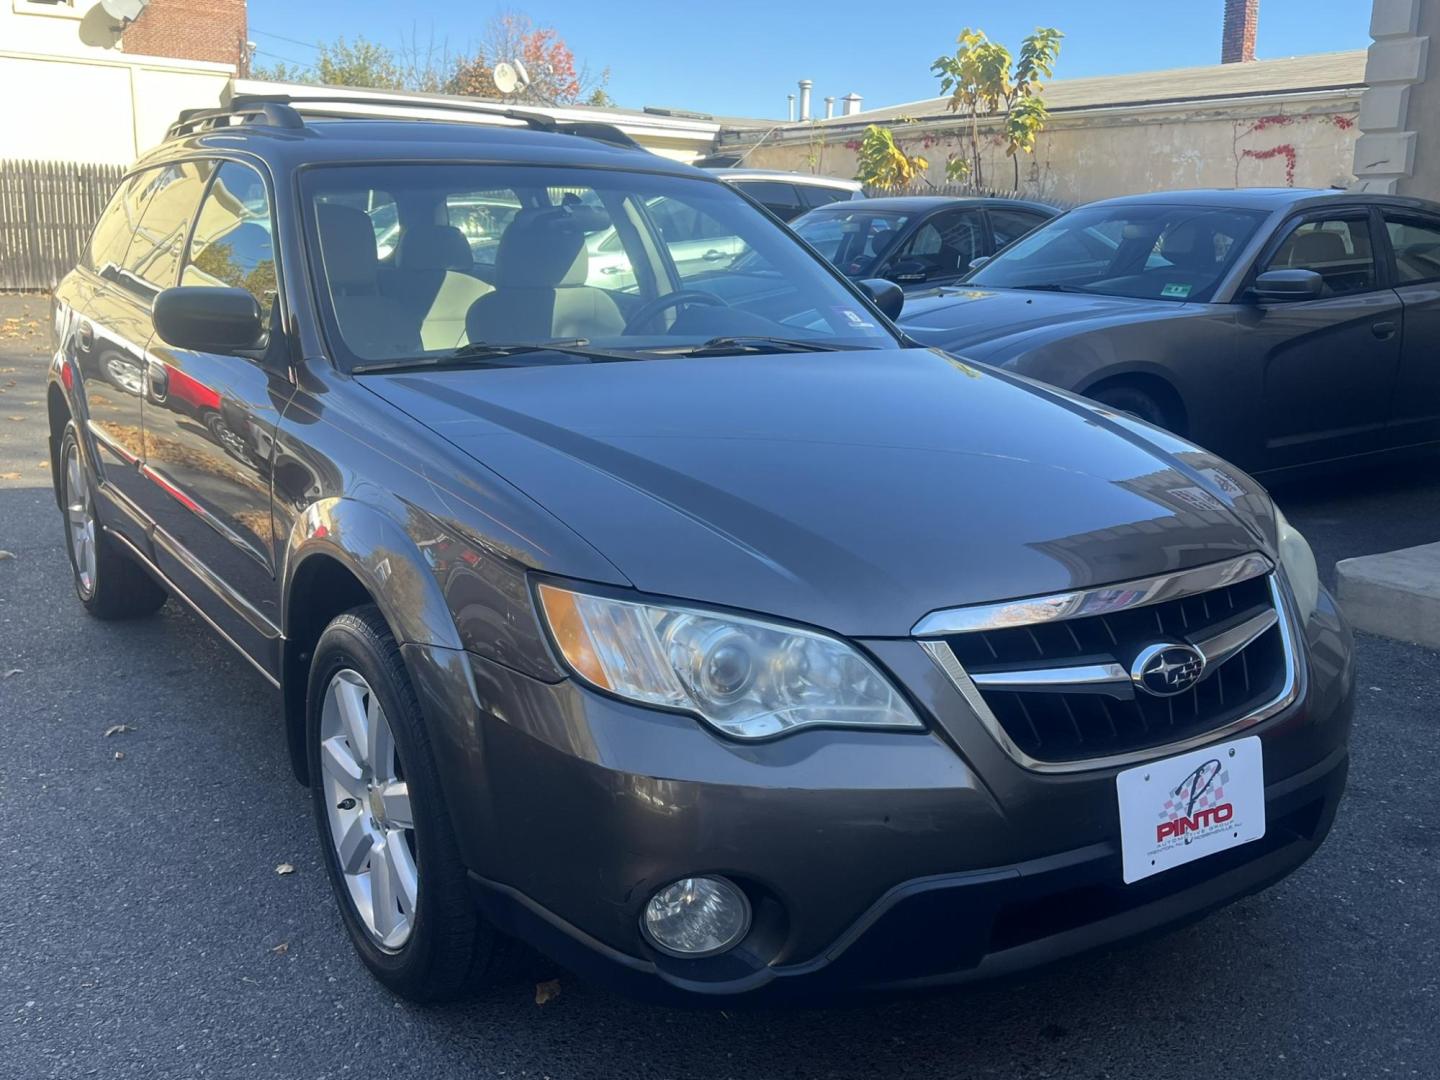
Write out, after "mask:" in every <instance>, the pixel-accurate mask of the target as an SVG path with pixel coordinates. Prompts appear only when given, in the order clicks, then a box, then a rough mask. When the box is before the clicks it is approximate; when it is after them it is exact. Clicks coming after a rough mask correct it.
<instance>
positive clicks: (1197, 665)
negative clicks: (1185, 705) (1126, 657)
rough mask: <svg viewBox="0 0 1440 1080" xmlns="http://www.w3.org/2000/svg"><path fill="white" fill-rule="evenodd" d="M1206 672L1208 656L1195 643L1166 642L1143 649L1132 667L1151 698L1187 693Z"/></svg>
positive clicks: (1137, 682)
mask: <svg viewBox="0 0 1440 1080" xmlns="http://www.w3.org/2000/svg"><path fill="white" fill-rule="evenodd" d="M1204 673H1205V657H1204V656H1203V655H1202V654H1201V652H1200V650H1199V649H1197V648H1195V646H1193V645H1182V644H1179V643H1176V642H1166V643H1162V644H1159V645H1150V646H1147V647H1146V648H1144V649H1142V650H1140V655H1139V656H1137V657H1136V658H1135V663H1134V664H1132V665H1131V666H1130V679H1131V681H1132V682H1134V683H1135V685H1136V687H1137V688H1139V689H1141V690H1144V691H1145V693H1147V694H1149V695H1150V696H1151V697H1162V698H1163V697H1174V696H1175V695H1176V694H1183V693H1185V691H1186V690H1189V689H1190V688H1191V687H1192V686H1194V685H1195V684H1196V683H1197V682H1199V681H1200V676H1201V675H1203V674H1204Z"/></svg>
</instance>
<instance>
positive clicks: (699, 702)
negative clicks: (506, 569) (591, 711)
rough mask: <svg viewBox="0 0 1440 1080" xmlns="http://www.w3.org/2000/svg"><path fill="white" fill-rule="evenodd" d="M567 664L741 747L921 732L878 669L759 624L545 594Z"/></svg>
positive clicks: (825, 640)
mask: <svg viewBox="0 0 1440 1080" xmlns="http://www.w3.org/2000/svg"><path fill="white" fill-rule="evenodd" d="M539 594H540V607H541V610H542V611H543V612H544V616H545V621H546V622H547V623H548V624H549V627H550V633H551V635H552V636H553V637H554V639H555V644H556V645H557V646H558V647H559V650H560V654H561V656H563V657H564V659H565V663H566V664H568V665H569V667H570V668H571V669H572V670H573V671H574V672H575V674H577V675H579V676H580V677H581V678H582V679H584V680H585V681H586V682H588V683H590V684H591V685H592V686H596V687H598V688H599V689H601V690H605V691H608V692H609V693H611V694H614V695H616V696H617V697H622V698H625V699H627V700H629V701H634V702H637V703H638V704H641V705H656V706H660V707H662V708H667V709H683V710H686V711H688V712H693V713H695V714H696V715H698V716H699V717H700V718H701V719H703V720H704V721H705V722H706V723H708V724H710V725H711V726H712V727H715V728H717V729H718V730H720V731H723V732H724V733H725V734H727V735H732V736H734V737H735V738H738V739H763V738H767V737H769V736H772V735H778V734H781V733H782V732H786V731H793V730H794V729H796V728H801V727H811V726H816V725H825V726H829V727H864V728H919V727H921V726H922V725H921V723H920V721H919V719H918V718H917V717H916V716H915V713H914V712H913V711H912V710H911V709H910V707H909V705H907V704H906V702H905V700H904V699H903V698H902V697H901V696H900V695H899V694H898V693H896V692H895V688H894V687H893V686H891V684H890V682H889V680H888V679H886V678H885V676H884V675H882V674H881V673H880V672H879V670H877V669H876V667H875V665H874V664H872V663H871V662H870V661H869V660H868V659H866V658H865V657H864V656H862V655H861V654H860V653H859V652H857V651H856V650H855V649H854V648H853V647H851V646H850V645H847V644H846V643H845V642H843V641H838V640H836V639H835V638H832V637H827V636H825V635H823V634H816V633H812V632H811V631H808V630H797V629H793V628H791V627H788V626H776V625H774V624H771V623H766V622H761V621H759V620H757V619H745V618H739V617H737V616H734V615H725V614H721V613H718V612H707V611H698V610H694V609H692V608H682V607H671V606H668V605H661V604H635V603H629V602H627V601H623V600H614V599H610V598H609V597H603V596H592V595H589V594H587V593H579V592H572V591H571V590H569V589H562V588H560V587H559V586H556V585H548V584H547V585H541V586H540V587H539Z"/></svg>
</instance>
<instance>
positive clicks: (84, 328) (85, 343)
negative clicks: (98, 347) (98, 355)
mask: <svg viewBox="0 0 1440 1080" xmlns="http://www.w3.org/2000/svg"><path fill="white" fill-rule="evenodd" d="M75 341H76V343H77V344H78V345H79V346H80V348H81V349H82V350H83V351H84V352H89V351H90V350H91V349H93V348H94V347H95V327H94V325H92V324H91V323H88V322H86V321H84V320H83V319H82V320H81V321H80V325H78V326H77V327H76V328H75Z"/></svg>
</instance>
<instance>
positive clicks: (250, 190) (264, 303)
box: [180, 161, 275, 310]
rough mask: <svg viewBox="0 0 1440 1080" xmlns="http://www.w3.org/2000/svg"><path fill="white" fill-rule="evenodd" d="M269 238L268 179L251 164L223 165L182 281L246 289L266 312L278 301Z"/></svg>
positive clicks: (192, 242)
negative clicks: (266, 183)
mask: <svg viewBox="0 0 1440 1080" xmlns="http://www.w3.org/2000/svg"><path fill="white" fill-rule="evenodd" d="M271 237H272V226H271V223H270V197H269V195H268V194H267V193H266V191H265V181H264V180H263V179H261V177H260V174H259V173H257V172H256V171H255V170H254V169H252V168H250V166H248V165H241V164H239V163H238V162H234V161H227V162H225V163H224V164H223V165H221V166H220V170H219V172H217V173H216V174H215V182H214V183H213V184H211V185H210V190H209V192H208V193H207V194H206V196H205V202H204V204H203V205H202V206H201V207H200V216H199V217H198V218H197V219H196V221H195V235H194V236H193V237H191V240H190V253H189V255H188V256H187V257H186V260H185V271H184V273H183V275H182V276H181V279H180V280H181V283H182V284H184V285H228V286H231V287H233V288H240V289H245V290H247V291H249V292H250V293H251V294H252V295H253V296H254V297H255V299H256V300H258V301H259V302H260V307H261V309H262V310H263V309H265V308H268V307H269V305H270V302H271V301H272V300H273V299H274V297H275V249H274V244H273V241H272V239H271Z"/></svg>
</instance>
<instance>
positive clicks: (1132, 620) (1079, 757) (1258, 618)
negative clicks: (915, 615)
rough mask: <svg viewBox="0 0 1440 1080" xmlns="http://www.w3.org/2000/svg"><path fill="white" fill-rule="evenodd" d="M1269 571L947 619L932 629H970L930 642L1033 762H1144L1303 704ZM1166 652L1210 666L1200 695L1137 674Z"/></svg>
mask: <svg viewBox="0 0 1440 1080" xmlns="http://www.w3.org/2000/svg"><path fill="white" fill-rule="evenodd" d="M1270 571H1271V568H1270V564H1269V563H1268V561H1266V560H1263V559H1262V558H1260V557H1257V556H1247V557H1246V558H1245V559H1243V560H1234V561H1233V562H1232V563H1230V564H1221V565H1220V566H1212V567H1202V568H1200V569H1198V570H1196V571H1189V572H1185V573H1182V574H1177V575H1170V576H1168V577H1166V578H1164V579H1151V580H1148V581H1143V582H1132V583H1128V584H1126V585H1119V586H1109V587H1107V588H1105V589H1103V590H1095V591H1094V592H1092V593H1080V594H1066V595H1065V596H1063V597H1054V598H1040V599H1038V600H1033V601H1023V602H1016V603H1012V604H1007V605H992V606H989V607H987V608H983V609H982V608H976V609H959V610H957V611H955V612H947V613H938V614H937V615H933V616H929V617H927V619H926V620H924V622H923V623H922V625H924V624H930V625H941V626H945V625H953V626H959V627H964V629H963V630H961V631H960V632H953V633H945V634H943V635H940V636H938V637H937V638H934V639H931V640H926V641H923V642H922V644H923V645H924V646H925V647H926V649H927V650H928V651H929V652H930V654H931V655H932V656H933V657H934V658H935V659H936V661H937V662H938V663H939V664H940V666H941V667H942V668H943V669H945V671H946V673H947V674H949V675H950V677H951V679H952V680H953V681H954V682H955V683H956V685H957V686H958V687H959V689H960V690H961V692H962V693H963V694H965V696H966V698H967V699H968V700H969V702H970V704H971V705H972V707H974V708H975V710H976V712H977V713H978V714H979V715H980V718H981V720H982V721H984V722H985V724H986V726H987V727H989V728H990V730H991V733H992V734H994V735H995V736H996V738H997V740H998V741H999V742H1000V743H1001V745H1002V746H1003V747H1004V748H1005V749H1006V750H1007V751H1008V752H1009V753H1010V754H1011V756H1013V757H1015V758H1016V759H1017V760H1019V761H1020V762H1021V763H1022V764H1026V765H1028V766H1030V767H1033V768H1041V769H1049V770H1052V771H1069V770H1073V769H1077V768H1094V767H1099V766H1101V765H1105V764H1114V763H1122V762H1125V761H1133V760H1143V759H1145V758H1147V757H1153V756H1157V755H1158V754H1159V753H1162V752H1169V751H1172V750H1174V751H1177V752H1178V749H1179V748H1182V747H1184V746H1186V745H1194V744H1198V743H1200V742H1204V741H1205V740H1206V739H1207V738H1210V737H1214V736H1218V734H1219V733H1221V732H1227V731H1230V730H1235V729H1237V728H1239V727H1243V726H1246V725H1248V724H1250V723H1254V722H1256V721H1257V720H1258V719H1261V718H1263V716H1264V715H1269V714H1270V713H1273V712H1274V711H1275V710H1276V709H1278V708H1280V707H1283V705H1284V704H1286V703H1288V701H1289V700H1290V699H1291V698H1293V693H1294V686H1295V660H1294V650H1293V645H1292V642H1291V641H1290V640H1289V633H1290V630H1289V622H1288V619H1287V618H1286V613H1285V608H1284V604H1283V601H1282V598H1281V594H1280V591H1279V589H1278V585H1277V582H1276V580H1275V576H1274V574H1273V573H1271V572H1270ZM1061 601H1063V603H1061ZM1072 612H1073V614H1072ZM1032 615H1033V617H1032ZM1167 643H1170V644H1173V645H1175V646H1178V647H1181V648H1183V649H1184V650H1187V651H1188V652H1189V653H1193V654H1198V655H1199V656H1200V657H1203V659H1204V664H1203V667H1200V665H1197V667H1200V674H1199V677H1198V680H1197V681H1195V682H1194V683H1193V684H1192V685H1188V686H1185V687H1184V688H1183V689H1181V690H1178V691H1176V692H1174V693H1173V694H1172V695H1171V696H1159V695H1158V694H1156V693H1155V692H1153V690H1149V691H1147V690H1146V689H1145V688H1144V687H1143V686H1141V685H1139V682H1138V681H1137V676H1136V675H1134V674H1132V672H1133V671H1134V670H1135V669H1136V667H1137V664H1140V665H1143V663H1144V658H1143V656H1142V654H1146V650H1147V649H1151V647H1153V646H1157V645H1162V644H1167Z"/></svg>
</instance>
